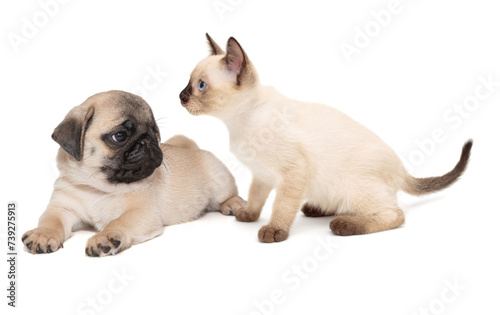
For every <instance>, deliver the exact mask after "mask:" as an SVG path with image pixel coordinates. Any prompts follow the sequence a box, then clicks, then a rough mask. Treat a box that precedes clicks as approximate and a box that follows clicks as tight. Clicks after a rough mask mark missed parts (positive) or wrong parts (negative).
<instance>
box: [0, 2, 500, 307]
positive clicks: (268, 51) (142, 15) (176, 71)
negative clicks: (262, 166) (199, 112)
mask: <svg viewBox="0 0 500 315" xmlns="http://www.w3.org/2000/svg"><path fill="white" fill-rule="evenodd" d="M46 2H48V0H41V1H40V2H38V1H31V0H30V1H15V2H13V1H9V2H7V1H3V2H2V4H1V7H0V21H1V22H0V23H1V31H2V32H1V39H0V49H1V58H0V66H1V68H0V69H1V70H0V71H1V72H0V73H1V76H0V80H1V81H0V86H1V89H2V90H1V97H2V99H1V115H0V119H1V124H0V126H1V127H0V128H1V132H0V136H1V137H2V138H1V144H2V149H1V155H0V158H1V163H0V165H1V167H2V171H1V174H2V175H1V176H2V177H1V185H2V186H1V198H0V199H1V205H3V206H1V208H3V209H4V211H3V212H4V214H3V215H1V216H0V222H1V230H0V231H1V236H2V238H1V244H0V245H1V250H0V252H1V253H2V254H1V257H4V258H2V259H1V260H2V261H4V263H2V264H1V265H2V266H3V267H2V268H1V270H3V271H2V272H1V274H2V276H1V277H0V279H1V280H0V283H1V285H0V287H1V288H2V291H1V292H3V293H2V294H0V295H1V296H2V298H0V301H1V303H0V304H1V309H2V314H6V313H5V312H4V310H7V314H123V313H125V312H126V313H127V314H134V313H140V314H166V313H169V314H206V313H210V314H245V315H246V314H419V312H420V314H425V313H424V311H419V308H422V309H421V310H423V309H425V308H429V307H430V310H429V311H428V312H429V314H498V313H499V312H500V306H499V304H498V296H499V293H500V290H499V283H500V272H499V268H498V266H500V260H499V257H500V256H499V255H498V241H499V240H500V238H499V234H500V233H499V230H498V219H499V218H500V217H499V210H500V209H499V205H498V200H497V198H496V196H497V194H498V189H499V186H498V177H499V175H500V169H499V164H500V161H499V160H500V159H499V154H498V153H499V150H498V136H499V127H498V125H499V124H498V119H499V118H500V108H499V104H498V103H499V100H500V87H498V86H497V87H496V88H494V89H493V90H492V92H491V93H490V95H489V96H488V97H482V98H484V99H483V100H481V101H479V102H478V104H476V106H475V108H473V109H472V110H466V111H465V112H464V113H463V115H464V116H465V115H467V118H465V117H464V118H459V119H457V117H460V116H457V115H458V114H450V111H453V109H454V106H455V104H458V105H457V106H462V105H461V104H463V102H464V100H468V101H471V102H472V101H473V100H474V97H475V93H476V89H480V90H481V92H483V93H486V91H487V90H486V89H485V88H479V86H481V81H480V79H479V77H482V78H484V79H486V78H488V77H491V78H492V80H494V81H497V82H498V81H500V39H499V36H498V30H499V29H500V19H499V18H498V12H500V11H499V10H500V6H499V5H498V4H495V3H496V2H494V1H486V0H474V1H451V0H449V1H431V0H418V1H410V0H401V2H400V4H399V6H398V10H397V12H398V13H397V14H392V15H391V17H390V21H389V20H388V17H387V16H385V18H386V20H385V21H388V22H387V23H386V24H387V25H385V26H382V27H381V26H380V24H378V25H379V26H378V28H379V29H377V25H375V24H374V23H377V22H374V21H376V19H375V17H374V16H373V15H372V14H371V13H370V12H372V11H374V12H380V10H387V7H388V6H390V1H389V0H376V1H374V0H363V1H336V2H333V1H285V0H282V1H278V0H273V1H244V0H243V1H236V0H232V1H227V0H222V1H219V2H220V3H230V5H231V4H232V7H231V8H232V9H231V10H228V11H226V12H224V13H223V14H222V15H220V14H219V13H218V12H217V10H216V9H215V7H214V4H217V3H219V2H217V1H213V0H206V1H168V2H167V1H163V2H161V3H160V1H123V0H122V1H118V0H115V1H68V3H66V4H60V5H59V6H58V8H57V10H56V9H55V8H54V7H51V10H52V11H53V12H52V16H50V17H49V18H48V19H46V20H44V14H45V16H47V14H46V13H43V12H44V11H43V9H42V7H41V5H40V3H46ZM34 17H35V18H38V19H39V20H38V21H37V23H38V24H39V25H40V27H37V31H36V33H34V32H35V31H34V30H33V29H31V30H30V31H31V34H28V35H30V36H29V37H30V38H27V37H25V38H26V43H22V44H20V45H19V46H17V47H15V45H13V44H12V43H11V40H10V39H9V38H11V37H12V36H14V35H13V34H17V36H24V35H23V34H22V31H23V28H26V27H27V26H26V23H31V22H26V21H33V18H34ZM365 27H369V32H371V33H370V34H371V37H369V41H366V39H365V41H364V46H366V47H363V48H360V49H359V51H358V52H357V53H356V54H354V55H352V56H351V61H350V62H348V60H347V58H346V57H345V55H344V54H343V53H342V50H341V48H340V46H341V43H343V42H344V43H346V44H350V45H354V39H355V37H360V36H361V35H359V32H358V31H357V29H358V28H359V29H360V30H363V32H365V31H364V29H365ZM25 31H26V30H25ZM205 32H209V33H210V34H211V35H212V37H213V38H214V39H215V40H216V41H218V42H219V44H220V45H221V46H222V47H225V42H226V40H227V38H228V37H229V36H235V37H236V38H237V39H238V40H239V42H240V43H241V44H242V46H243V48H244V49H245V50H246V52H247V54H248V55H249V57H250V58H251V59H252V61H253V62H254V64H255V66H256V67H257V69H258V71H259V74H260V77H261V80H262V82H263V83H264V84H271V85H274V86H275V87H277V88H278V89H279V90H280V91H282V92H283V93H284V94H286V95H288V96H290V97H294V98H297V99H301V100H306V101H316V102H321V103H326V104H329V105H331V106H334V107H336V108H338V109H340V110H342V111H344V112H346V113H347V114H349V115H350V116H351V117H353V118H355V119H356V120H358V121H360V122H361V123H363V124H365V125H366V126H367V127H369V128H370V129H372V130H374V131H375V132H376V133H377V134H378V135H380V136H381V138H383V139H384V140H385V141H386V142H387V143H389V144H390V145H391V146H392V147H393V148H394V150H395V151H396V152H397V153H398V154H399V155H400V156H401V157H402V158H404V159H405V160H406V162H405V163H407V165H408V167H409V168H411V170H412V173H413V174H414V175H416V176H434V175H441V174H444V173H445V172H447V171H448V170H450V169H451V168H452V167H453V165H454V164H455V163H456V161H457V160H458V158H459V154H460V149H461V146H462V144H463V143H464V142H465V141H466V140H467V139H469V138H473V139H474V141H475V142H474V147H473V149H472V160H471V163H470V167H469V169H468V170H467V172H466V174H465V175H464V176H463V178H462V179H461V180H460V181H459V182H458V183H457V184H456V185H454V186H453V187H452V188H450V189H448V190H446V191H443V192H440V193H437V194H434V195H431V196H424V197H420V198H416V197H410V196H407V195H403V194H402V195H401V198H400V203H401V207H402V208H403V209H404V210H405V213H406V221H407V222H406V224H405V225H404V226H403V227H401V228H398V229H396V230H392V231H387V232H382V233H377V234H372V235H364V236H353V237H345V238H343V237H339V236H333V235H332V233H331V231H330V229H329V227H328V226H329V222H330V220H331V218H319V219H312V218H306V217H304V216H303V215H302V214H301V213H300V214H299V215H298V216H297V218H296V221H295V223H294V226H293V229H292V231H291V235H290V237H289V239H288V240H287V241H285V242H282V243H277V244H261V243H259V242H258V240H257V231H258V229H259V228H260V226H261V225H263V224H265V223H266V222H267V220H268V219H269V217H270V214H271V204H272V199H273V198H270V199H269V201H268V203H267V204H266V207H265V209H264V212H263V215H262V217H261V218H260V220H259V221H258V222H255V223H241V222H237V221H236V220H235V219H234V218H233V217H224V216H222V215H220V214H216V213H214V214H208V215H206V216H205V217H203V218H202V219H200V220H198V221H195V222H191V223H187V224H183V225H178V226H172V227H168V228H166V230H165V232H164V234H163V235H162V236H160V237H158V238H156V239H154V240H151V241H148V242H146V243H144V244H140V245H137V246H134V247H133V248H131V249H130V250H127V251H125V252H123V253H121V254H119V255H117V256H115V257H107V258H101V259H96V258H89V257H86V256H85V255H84V247H85V242H86V240H87V239H88V238H89V237H91V235H92V234H93V232H91V231H82V232H76V233H75V234H74V236H73V237H71V238H70V239H69V240H68V241H67V242H66V243H65V244H64V249H63V250H60V251H58V252H57V253H55V254H50V255H37V256H34V255H31V254H28V253H27V252H25V251H24V250H21V244H20V241H19V243H18V246H19V249H20V254H19V256H18V266H17V267H18V301H17V303H18V304H17V307H16V308H15V309H13V308H11V307H7V305H6V304H7V300H6V299H5V298H4V296H6V293H7V292H6V291H4V288H5V287H6V286H7V264H6V263H5V260H6V259H7V258H6V255H5V253H6V244H5V241H6V236H5V230H6V225H7V223H6V212H7V211H6V210H7V202H9V201H17V203H18V221H17V223H18V226H17V228H18V230H17V232H18V238H20V237H21V235H22V233H24V232H25V231H27V230H29V229H32V228H34V227H36V224H37V221H38V217H39V216H40V214H41V213H42V212H43V210H44V209H45V205H46V204H47V202H48V199H49V196H50V193H51V190H52V183H53V182H54V180H55V178H56V177H57V170H56V168H55V162H54V158H55V154H56V151H57V149H58V146H57V144H56V143H55V142H53V141H52V140H51V138H50V135H51V133H52V131H53V129H54V128H55V127H56V126H57V124H58V123H59V122H60V121H61V120H62V118H63V117H64V115H65V114H66V113H67V112H68V111H69V110H70V109H71V108H72V107H73V106H76V105H79V104H80V103H81V102H83V101H84V100H85V99H86V98H87V97H89V96H90V95H92V94H94V93H97V92H101V91H106V90H111V89H122V90H126V91H131V92H136V93H139V91H141V89H142V93H141V94H142V96H144V98H145V99H146V101H147V102H148V103H149V104H150V105H151V107H152V108H153V111H154V113H155V116H156V118H157V119H158V122H159V125H160V127H161V132H162V137H163V139H164V140H166V139H167V138H169V137H170V136H172V135H174V134H177V133H182V134H185V135H187V136H189V137H191V138H193V139H194V140H196V141H197V142H198V144H199V145H200V147H202V148H203V149H207V150H210V151H212V152H214V153H215V154H216V155H217V156H218V157H220V159H221V160H223V161H224V162H225V163H226V164H227V165H228V166H229V167H230V168H231V170H232V171H233V173H234V175H235V177H236V179H237V183H238V186H239V188H240V192H241V195H242V196H243V197H244V198H246V197H247V190H248V186H249V182H250V176H249V172H248V171H247V170H246V168H245V167H243V166H241V165H240V164H239V163H238V162H237V161H236V160H235V158H234V157H233V156H232V155H231V154H230V152H229V150H228V135H227V131H226V129H225V127H224V125H223V124H222V122H220V121H218V120H216V119H214V118H210V117H193V116H190V115H189V114H188V113H187V112H186V111H185V110H184V109H183V108H182V106H180V103H179V99H178V94H179V92H180V91H181V90H182V89H183V88H184V86H185V85H186V84H187V81H188V79H189V74H190V72H191V70H192V69H193V67H194V66H195V65H196V63H197V62H198V61H199V60H201V59H202V58H204V57H205V56H206V55H207V53H208V50H207V47H206V43H205ZM358 40H360V39H359V38H358ZM358 44H360V43H358ZM362 44H363V43H362ZM16 48H17V49H16ZM151 69H153V70H154V69H156V70H158V71H160V72H161V73H162V74H161V76H159V77H157V78H156V80H154V79H152V77H149V72H151V71H152V70H151ZM165 73H168V75H165ZM145 80H146V82H147V84H146V86H147V87H148V89H145V86H144V85H143V82H144V81H145ZM471 104H472V103H471ZM470 108H471V107H469V109H470ZM443 115H449V118H450V117H453V119H455V120H454V121H453V122H452V121H449V120H446V119H445V118H444V116H443ZM457 120H458V121H457ZM459 122H460V125H458V124H459ZM436 130H441V131H442V133H444V138H445V140H442V139H441V140H442V141H441V143H437V144H436V143H434V144H433V145H431V144H429V143H427V147H426V148H427V149H426V150H427V152H426V155H424V152H422V149H421V148H419V145H418V144H417V143H418V142H419V141H423V140H424V139H429V138H430V137H431V136H432V134H433V133H435V132H436ZM419 152H420V153H419ZM419 156H420V158H421V159H420V160H417V157H419ZM422 157H423V158H422ZM411 161H413V162H411ZM417 162H418V163H417ZM271 197H272V196H271ZM321 242H333V243H334V244H335V246H334V247H335V248H333V247H332V248H333V249H332V248H330V252H328V251H326V250H325V249H323V248H321V247H318V246H320V245H319V244H320V243H321ZM315 253H316V254H318V253H320V254H321V255H322V256H321V257H322V258H321V260H322V261H318V258H319V257H317V255H316V256H315ZM297 268H300V269H301V270H302V271H301V273H300V277H302V278H300V277H299V275H298V274H295V273H294V272H297ZM123 272H124V273H125V274H126V275H127V277H128V278H127V279H125V280H123V279H122V281H120V279H118V278H117V276H116V274H117V273H118V274H120V273H123ZM454 282H457V283H458V287H459V288H458V289H455V290H454V291H453V290H450V289H449V286H450V283H454ZM110 285H111V288H112V290H111V291H110V288H109V286H110ZM112 291H113V292H112ZM271 296H273V297H274V300H275V301H274V302H275V303H274V304H273V305H271V302H270V299H271ZM93 299H95V300H96V301H97V302H96V303H97V304H98V305H97V306H96V307H95V308H92V306H91V304H89V303H91V302H89V301H92V300H93ZM79 310H80V311H79Z"/></svg>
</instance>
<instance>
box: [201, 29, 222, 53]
mask: <svg viewBox="0 0 500 315" xmlns="http://www.w3.org/2000/svg"><path fill="white" fill-rule="evenodd" d="M205 35H206V36H207V43H208V47H209V48H210V54H211V55H224V54H225V52H224V50H222V48H220V47H219V45H217V43H216V42H215V41H214V40H213V39H212V37H210V35H208V33H205Z"/></svg>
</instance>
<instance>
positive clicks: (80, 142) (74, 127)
mask: <svg viewBox="0 0 500 315" xmlns="http://www.w3.org/2000/svg"><path fill="white" fill-rule="evenodd" d="M52 137H53V138H54V140H55V141H57V142H58V143H59V144H60V145H61V147H62V148H63V149H64V150H65V151H66V152H67V153H69V154H70V155H71V156H72V157H73V158H71V157H69V156H68V157H67V158H66V159H62V161H63V164H64V165H63V167H66V169H68V167H67V165H69V166H71V168H72V169H77V170H68V171H69V172H71V174H73V175H72V177H74V178H73V180H81V181H82V182H85V181H89V180H92V182H95V186H96V187H97V186H99V187H100V188H102V187H101V186H102V185H105V184H106V183H107V184H115V185H116V184H119V183H125V184H128V183H133V182H137V181H140V180H141V179H144V178H146V177H148V176H150V175H151V174H153V172H154V171H155V169H156V168H157V167H158V166H160V165H161V163H162V161H163V153H162V151H161V149H160V146H159V142H160V135H159V129H158V126H157V124H156V121H155V119H154V116H153V113H152V111H151V108H150V107H149V105H148V104H147V103H146V102H145V101H144V100H143V99H142V98H141V97H139V96H137V95H134V94H130V93H126V92H123V91H109V92H104V93H99V94H96V95H94V96H91V97H90V98H88V99H87V100H86V101H85V102H84V103H83V104H82V105H80V106H77V107H75V108H73V109H72V110H71V111H70V112H69V113H68V115H67V116H66V118H65V120H64V121H63V122H62V123H61V124H60V125H59V126H58V127H57V128H56V129H55V130H54V134H53V135H52ZM82 173H83V174H82ZM75 177H76V178H75Z"/></svg>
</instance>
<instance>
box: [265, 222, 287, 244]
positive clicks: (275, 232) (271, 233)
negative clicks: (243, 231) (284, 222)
mask: <svg viewBox="0 0 500 315" xmlns="http://www.w3.org/2000/svg"><path fill="white" fill-rule="evenodd" d="M287 238H288V231H285V230H282V229H278V228H275V227H272V226H269V225H264V226H263V227H261V228H260V230H259V241H261V242H262V243H274V242H282V241H284V240H286V239H287Z"/></svg>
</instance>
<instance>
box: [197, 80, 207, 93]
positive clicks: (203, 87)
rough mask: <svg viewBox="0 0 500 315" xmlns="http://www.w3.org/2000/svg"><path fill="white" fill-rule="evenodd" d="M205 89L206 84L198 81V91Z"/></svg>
mask: <svg viewBox="0 0 500 315" xmlns="http://www.w3.org/2000/svg"><path fill="white" fill-rule="evenodd" d="M206 88H207V84H206V83H205V81H203V80H200V82H198V90H200V91H203V90H204V89H206Z"/></svg>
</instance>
